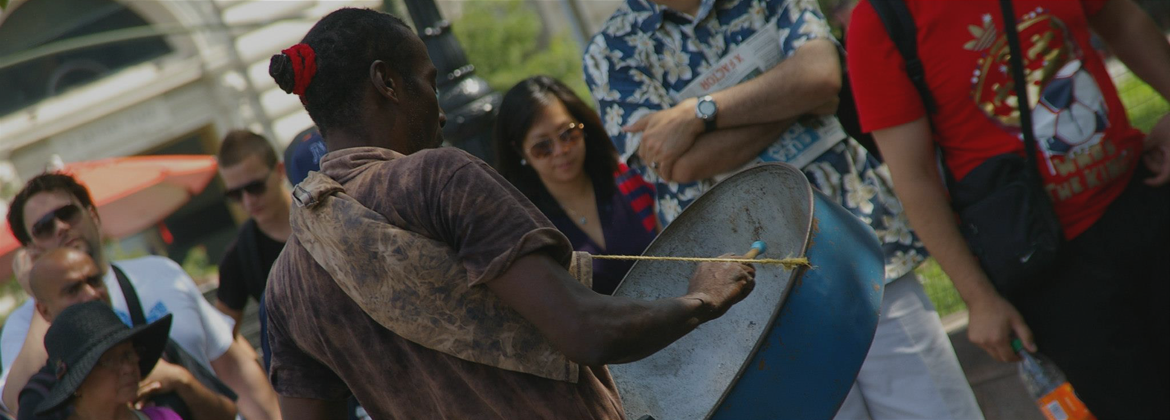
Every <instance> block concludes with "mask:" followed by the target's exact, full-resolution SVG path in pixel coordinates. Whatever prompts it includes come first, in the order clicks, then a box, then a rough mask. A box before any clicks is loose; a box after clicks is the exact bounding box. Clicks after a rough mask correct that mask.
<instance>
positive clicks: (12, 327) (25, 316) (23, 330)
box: [0, 297, 36, 409]
mask: <svg viewBox="0 0 1170 420" xmlns="http://www.w3.org/2000/svg"><path fill="white" fill-rule="evenodd" d="M35 305H36V303H34V302H33V300H32V298H31V297H30V298H28V299H26V300H25V301H24V303H23V304H21V305H20V306H19V307H17V308H16V310H14V311H12V313H11V314H8V319H7V320H5V321H4V331H3V332H2V333H0V369H3V373H0V390H3V389H4V384H6V383H8V370H9V369H11V368H12V362H15V361H16V356H17V355H19V354H20V349H21V347H23V346H24V338H25V337H26V336H28V326H29V324H32V317H33V315H34V314H36V307H35ZM0 407H4V403H2V402H0ZM4 408H5V409H7V408H8V407H4Z"/></svg>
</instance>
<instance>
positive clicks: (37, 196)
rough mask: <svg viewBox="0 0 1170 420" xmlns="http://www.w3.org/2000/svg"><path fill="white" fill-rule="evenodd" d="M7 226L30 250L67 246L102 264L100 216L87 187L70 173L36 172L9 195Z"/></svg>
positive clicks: (45, 249) (38, 250)
mask: <svg viewBox="0 0 1170 420" xmlns="http://www.w3.org/2000/svg"><path fill="white" fill-rule="evenodd" d="M8 226H9V228H11V229H12V233H13V235H15V236H16V239H17V240H19V241H20V243H21V244H22V245H24V246H25V247H26V248H28V249H29V250H30V251H32V252H44V251H47V250H50V249H53V248H57V247H69V248H73V249H77V250H80V251H82V252H85V253H87V254H89V255H90V257H92V258H93V260H94V261H97V263H98V266H99V267H101V266H102V265H103V264H104V263H105V259H104V257H103V255H102V246H101V219H99V218H98V213H97V209H96V208H95V207H94V205H93V200H92V199H91V198H90V195H89V190H87V189H86V188H85V186H83V185H81V184H79V183H78V182H77V180H76V179H74V178H73V177H72V176H69V175H66V174H59V173H48V174H41V175H37V176H36V177H34V178H33V179H30V180H29V181H28V183H27V184H25V186H24V188H23V189H21V190H20V192H18V193H16V196H15V197H13V198H12V206H11V207H10V208H9V211H8Z"/></svg>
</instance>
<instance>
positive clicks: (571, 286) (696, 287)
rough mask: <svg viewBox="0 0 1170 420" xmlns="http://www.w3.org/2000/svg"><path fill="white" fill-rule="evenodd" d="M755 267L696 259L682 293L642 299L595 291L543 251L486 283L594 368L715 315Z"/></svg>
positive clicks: (743, 287) (661, 343)
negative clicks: (677, 295) (688, 287)
mask: <svg viewBox="0 0 1170 420" xmlns="http://www.w3.org/2000/svg"><path fill="white" fill-rule="evenodd" d="M754 276H755V270H754V269H753V268H751V267H750V266H745V265H741V264H731V263H720V264H711V263H708V264H702V265H700V266H699V269H698V270H696V273H695V276H694V277H693V278H692V281H691V287H690V290H689V291H688V293H687V294H686V295H684V296H682V297H678V298H671V299H660V300H656V301H641V300H635V299H628V298H621V297H613V296H606V295H601V294H598V293H596V292H594V291H592V290H590V289H589V288H588V287H585V286H584V285H582V284H581V283H579V282H577V281H576V280H574V279H573V278H572V277H570V276H569V274H568V272H566V271H565V270H564V268H563V267H561V266H559V265H558V264H557V263H556V262H554V261H553V260H552V259H551V258H549V257H547V256H545V255H543V254H530V255H526V256H524V257H521V258H520V259H518V260H516V261H515V262H514V263H513V264H512V266H511V267H510V268H509V269H508V270H507V271H505V272H504V273H503V274H501V275H500V276H499V277H497V278H495V279H493V280H491V281H488V282H487V286H488V288H490V289H491V290H492V292H494V293H495V294H496V295H498V296H499V297H500V299H502V300H503V301H504V303H506V304H508V305H509V306H511V307H512V308H513V309H515V310H516V311H517V312H519V313H520V315H522V316H524V318H526V319H528V320H529V321H531V322H532V323H533V324H535V325H536V327H537V328H538V329H539V330H540V331H541V333H543V334H544V336H545V337H546V338H548V339H549V341H550V342H551V343H552V345H553V346H554V347H555V348H556V349H557V350H560V351H561V352H562V353H564V354H565V355H566V356H567V357H568V358H569V359H570V360H572V361H574V362H577V363H580V364H583V365H587V366H600V365H606V364H613V363H626V362H632V361H635V360H638V359H641V358H643V357H646V356H649V355H650V354H652V353H654V352H656V351H658V350H660V349H662V348H663V347H666V346H667V345H669V344H670V343H672V342H674V341H675V340H677V339H679V338H680V337H682V336H683V335H686V334H687V333H688V332H690V331H691V330H693V329H695V327H698V326H699V324H702V323H703V322H706V321H708V320H711V319H714V318H717V317H719V316H721V315H722V314H723V313H724V312H726V311H727V309H728V308H730V307H731V305H733V304H735V303H736V302H739V301H740V300H742V299H743V298H744V297H745V296H746V295H747V294H748V293H749V292H750V291H751V289H752V287H754Z"/></svg>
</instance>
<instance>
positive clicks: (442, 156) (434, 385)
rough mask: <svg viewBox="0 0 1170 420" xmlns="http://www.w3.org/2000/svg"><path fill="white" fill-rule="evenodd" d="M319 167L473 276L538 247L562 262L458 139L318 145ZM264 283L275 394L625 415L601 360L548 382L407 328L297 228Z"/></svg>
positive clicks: (366, 403) (567, 249)
mask: <svg viewBox="0 0 1170 420" xmlns="http://www.w3.org/2000/svg"><path fill="white" fill-rule="evenodd" d="M321 170H322V172H323V173H325V174H326V175H328V176H330V177H331V178H333V179H334V180H336V181H337V182H338V183H340V184H341V185H342V186H343V187H344V188H345V190H346V192H347V194H349V195H350V196H352V197H354V198H355V199H357V200H358V201H359V202H361V203H362V204H364V205H365V206H366V207H369V208H370V209H372V210H374V211H377V212H378V213H381V214H382V215H383V216H385V217H386V219H387V220H388V221H389V222H390V223H391V224H393V225H395V226H398V227H400V228H402V229H406V230H409V231H412V232H416V233H419V234H421V235H423V236H426V237H429V238H432V239H435V240H438V241H441V242H444V243H446V244H447V245H449V246H450V247H451V248H452V249H454V250H455V251H456V253H457V254H458V256H459V259H460V261H461V262H462V263H463V265H464V267H465V268H466V270H467V273H468V279H467V281H469V282H470V283H471V284H482V283H484V282H488V281H491V280H493V279H495V278H496V277H498V276H499V275H500V274H501V273H503V272H504V271H505V270H506V269H507V268H508V266H509V265H510V264H511V263H512V262H514V261H515V260H516V259H517V258H519V257H521V256H523V255H527V254H530V253H534V252H540V253H545V254H547V255H549V256H550V257H552V258H554V259H555V260H557V261H559V262H561V263H563V264H564V265H567V264H568V261H569V256H570V253H571V251H572V248H571V246H570V245H569V242H568V240H567V239H565V238H564V236H563V235H560V234H559V233H557V232H556V231H555V229H553V228H552V225H551V224H550V223H549V222H548V220H547V219H545V218H544V216H542V215H541V213H540V211H539V210H537V209H536V208H535V207H534V206H533V205H532V204H531V203H529V202H528V201H527V199H525V198H524V197H523V195H522V194H520V193H519V192H518V191H517V190H516V189H515V188H513V187H512V186H511V185H509V184H508V182H507V181H505V180H504V179H503V178H502V177H501V176H499V174H497V173H496V172H495V171H494V170H493V169H491V168H490V167H488V166H487V164H485V163H483V162H482V161H480V160H478V159H476V158H474V157H472V156H471V155H469V154H467V153H466V152H463V151H461V150H458V149H451V148H445V149H435V150H428V151H423V152H419V153H415V154H414V155H411V156H408V157H402V156H401V155H396V154H395V153H394V152H392V151H390V150H387V149H380V148H353V149H344V150H339V151H336V152H332V153H330V154H328V155H325V156H324V157H323V158H322V162H321ZM354 234H360V232H354ZM522 238H523V240H521V239H522ZM376 257H377V256H376V255H372V256H371V258H376ZM386 281H394V279H390V278H388V279H386ZM534 281H535V279H534ZM477 287H483V286H482V285H481V286H477ZM266 293H267V296H266V298H265V301H266V305H267V310H268V317H269V328H268V335H269V340H270V344H271V349H272V365H271V372H270V374H269V375H270V379H271V381H272V385H273V387H274V388H275V389H276V391H277V393H279V394H280V395H282V396H285V397H295V398H313V399H323V400H342V399H344V398H346V397H348V396H349V395H350V394H351V392H352V394H353V395H354V396H356V397H357V399H358V401H359V402H361V404H362V406H363V407H365V409H366V410H367V411H368V412H369V413H370V415H371V416H372V417H373V418H376V419H520V418H523V419H622V418H624V414H623V413H622V408H621V401H620V399H619V397H618V394H617V388H616V387H615V386H614V383H613V380H612V378H611V377H610V376H609V371H608V370H607V369H605V368H604V367H588V366H581V367H580V374H579V380H578V381H577V383H571V382H562V381H554V380H550V379H544V378H540V377H537V376H533V375H529V374H524V373H517V372H513V371H508V370H503V369H499V368H495V367H491V366H487V365H482V364H478V363H473V362H468V361H465V360H462V359H459V358H456V357H454V356H450V355H447V354H444V353H441V352H438V351H434V350H430V349H428V348H426V347H423V346H420V345H418V344H415V343H413V342H410V341H407V340H405V339H403V338H402V337H400V336H398V335H397V334H395V333H394V332H392V331H389V330H387V329H386V328H384V327H382V326H381V325H380V324H378V323H377V322H375V321H374V320H373V319H372V318H370V317H369V316H368V315H366V313H365V312H363V311H362V310H361V308H360V307H359V306H358V305H357V304H356V303H354V301H353V300H351V299H350V298H349V297H348V296H347V295H346V294H345V292H344V291H342V289H341V288H340V287H338V286H337V284H336V283H335V282H334V281H333V279H332V278H330V277H329V274H328V273H327V272H326V271H325V269H323V268H322V267H321V266H320V265H318V264H317V263H316V261H314V260H313V257H312V256H311V255H309V253H308V251H306V250H305V248H304V247H303V246H302V245H301V244H300V243H299V242H298V241H297V238H296V236H295V235H294V236H293V237H290V238H289V241H288V243H287V244H286V245H285V249H284V252H283V253H282V254H281V255H280V257H279V258H278V259H277V260H276V263H275V264H274V265H273V267H272V273H271V275H270V277H269V284H268V289H267V292H266Z"/></svg>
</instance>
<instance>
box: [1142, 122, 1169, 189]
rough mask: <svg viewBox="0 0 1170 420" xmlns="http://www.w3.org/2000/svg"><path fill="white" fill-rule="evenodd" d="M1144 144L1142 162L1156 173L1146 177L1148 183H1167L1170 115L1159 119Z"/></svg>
mask: <svg viewBox="0 0 1170 420" xmlns="http://www.w3.org/2000/svg"><path fill="white" fill-rule="evenodd" d="M1142 146H1143V147H1142V149H1143V150H1142V162H1145V164H1146V167H1147V168H1149V169H1150V172H1153V173H1154V176H1152V177H1149V178H1146V185H1150V186H1153V187H1158V186H1162V185H1165V184H1166V182H1168V181H1170V115H1163V116H1162V119H1160V120H1158V123H1157V124H1155V125H1154V128H1153V129H1151V130H1150V134H1149V135H1148V136H1146V141H1145V143H1143V145H1142Z"/></svg>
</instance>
